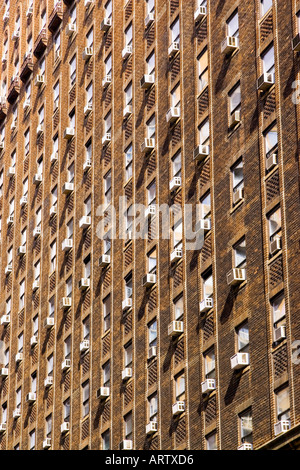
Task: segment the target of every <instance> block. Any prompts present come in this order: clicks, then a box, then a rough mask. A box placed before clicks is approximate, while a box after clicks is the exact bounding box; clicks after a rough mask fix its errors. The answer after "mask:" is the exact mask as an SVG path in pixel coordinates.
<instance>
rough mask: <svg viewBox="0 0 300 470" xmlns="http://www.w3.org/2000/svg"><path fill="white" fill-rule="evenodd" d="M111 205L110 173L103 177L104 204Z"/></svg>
mask: <svg viewBox="0 0 300 470" xmlns="http://www.w3.org/2000/svg"><path fill="white" fill-rule="evenodd" d="M110 203H111V171H109V172H108V173H106V175H105V176H104V204H105V205H106V206H108V205H109V204H110Z"/></svg>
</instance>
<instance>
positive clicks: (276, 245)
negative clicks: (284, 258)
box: [270, 237, 281, 256]
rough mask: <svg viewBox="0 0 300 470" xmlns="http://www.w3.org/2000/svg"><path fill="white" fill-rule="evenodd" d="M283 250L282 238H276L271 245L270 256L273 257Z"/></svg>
mask: <svg viewBox="0 0 300 470" xmlns="http://www.w3.org/2000/svg"><path fill="white" fill-rule="evenodd" d="M280 250H281V237H275V238H274V240H273V241H271V243H270V254H271V255H272V256H273V255H275V253H277V252H278V251H280Z"/></svg>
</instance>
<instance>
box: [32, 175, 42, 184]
mask: <svg viewBox="0 0 300 470" xmlns="http://www.w3.org/2000/svg"><path fill="white" fill-rule="evenodd" d="M42 181H43V175H42V174H41V173H36V174H35V175H34V177H33V181H32V182H33V184H40V183H41V182H42Z"/></svg>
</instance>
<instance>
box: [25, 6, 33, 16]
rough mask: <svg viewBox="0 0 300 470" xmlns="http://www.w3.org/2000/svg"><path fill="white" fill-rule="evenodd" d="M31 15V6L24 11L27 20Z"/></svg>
mask: <svg viewBox="0 0 300 470" xmlns="http://www.w3.org/2000/svg"><path fill="white" fill-rule="evenodd" d="M32 15H33V6H32V5H30V7H28V8H27V11H26V17H27V18H31V17H32Z"/></svg>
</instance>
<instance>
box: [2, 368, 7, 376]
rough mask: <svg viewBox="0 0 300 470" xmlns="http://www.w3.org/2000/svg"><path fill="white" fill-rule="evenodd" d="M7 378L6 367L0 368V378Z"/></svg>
mask: <svg viewBox="0 0 300 470" xmlns="http://www.w3.org/2000/svg"><path fill="white" fill-rule="evenodd" d="M7 376H8V369H7V368H6V367H2V368H1V369H0V377H7Z"/></svg>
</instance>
